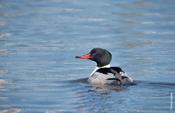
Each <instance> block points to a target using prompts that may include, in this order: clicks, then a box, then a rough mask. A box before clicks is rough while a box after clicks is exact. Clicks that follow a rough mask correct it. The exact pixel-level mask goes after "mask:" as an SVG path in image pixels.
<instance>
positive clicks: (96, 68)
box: [90, 64, 111, 76]
mask: <svg viewBox="0 0 175 113" xmlns="http://www.w3.org/2000/svg"><path fill="white" fill-rule="evenodd" d="M109 67H111V66H110V64H108V65H105V66H103V67H98V66H97V67H95V69H94V70H93V71H92V73H91V74H90V76H92V75H93V74H94V73H95V72H96V71H97V70H98V69H100V68H109Z"/></svg>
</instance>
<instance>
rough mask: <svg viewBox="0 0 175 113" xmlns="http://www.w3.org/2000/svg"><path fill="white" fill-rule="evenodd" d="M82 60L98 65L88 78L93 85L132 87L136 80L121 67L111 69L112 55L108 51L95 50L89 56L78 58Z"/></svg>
mask: <svg viewBox="0 0 175 113" xmlns="http://www.w3.org/2000/svg"><path fill="white" fill-rule="evenodd" d="M76 58H80V59H89V60H92V61H95V62H96V63H97V66H96V68H95V69H94V70H93V71H92V73H91V74H90V76H89V78H88V82H89V83H90V84H93V85H132V84H133V83H134V80H133V79H132V78H131V77H129V76H128V75H127V74H126V73H125V72H124V71H123V70H122V69H121V68H120V67H111V66H110V62H111V59H112V54H111V53H110V52H109V51H107V50H106V49H102V48H94V49H92V50H91V51H90V52H89V53H88V54H84V55H81V56H76Z"/></svg>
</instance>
